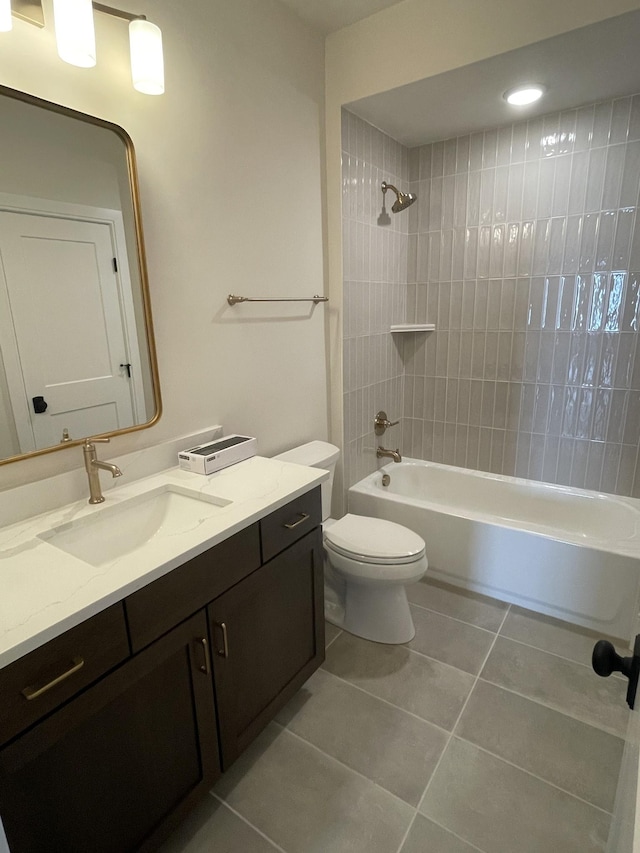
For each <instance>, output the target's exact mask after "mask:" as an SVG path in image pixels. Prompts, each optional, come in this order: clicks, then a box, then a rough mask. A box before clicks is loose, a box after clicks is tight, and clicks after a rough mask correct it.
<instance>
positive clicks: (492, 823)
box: [420, 738, 609, 853]
mask: <svg viewBox="0 0 640 853" xmlns="http://www.w3.org/2000/svg"><path fill="white" fill-rule="evenodd" d="M420 811H421V812H422V813H423V814H424V815H425V816H427V817H431V818H432V819H433V820H435V821H436V822H437V823H438V824H440V825H441V826H444V827H446V828H447V829H450V830H451V831H452V832H454V833H455V834H456V835H458V836H460V837H461V838H464V839H467V840H469V841H471V842H472V843H473V844H474V845H475V846H476V847H479V848H480V849H481V850H485V851H487V853H515V851H517V853H595V851H602V850H603V849H604V843H605V841H606V837H607V832H608V824H609V816H608V815H607V814H605V813H604V812H602V811H600V810H599V809H596V808H594V807H593V806H590V805H588V804H587V803H583V802H582V801H581V800H578V799H577V798H575V797H572V796H571V795H570V794H566V793H564V792H563V791H559V790H558V789H557V788H554V787H553V786H552V785H549V784H547V783H546V782H542V781H540V780H539V779H536V778H535V777H534V776H531V775H530V774H528V773H525V772H524V771H523V770H520V769H519V768H517V767H513V766H512V765H510V764H507V763H506V762H504V761H502V760H501V759H500V758H496V757H495V756H493V755H489V754H488V753H486V752H483V751H482V750H480V749H478V748H477V747H475V746H474V745H473V744H470V743H467V742H466V741H461V740H458V739H457V738H453V739H452V740H451V741H450V743H449V746H448V747H447V750H446V752H445V754H444V756H443V759H442V761H441V763H440V765H439V766H438V769H437V771H436V773H435V776H434V779H433V781H432V783H431V785H430V786H429V789H428V791H427V793H426V796H425V798H424V801H423V803H422V805H421V807H420Z"/></svg>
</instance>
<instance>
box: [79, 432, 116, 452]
mask: <svg viewBox="0 0 640 853" xmlns="http://www.w3.org/2000/svg"><path fill="white" fill-rule="evenodd" d="M110 441H111V439H110V438H98V437H94V436H91V435H88V436H87V437H86V438H83V439H82V447H83V448H84V449H86V450H91V449H92V448H93V446H94V444H97V443H98V442H99V443H100V444H108V443H109V442H110Z"/></svg>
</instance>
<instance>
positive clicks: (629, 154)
mask: <svg viewBox="0 0 640 853" xmlns="http://www.w3.org/2000/svg"><path fill="white" fill-rule="evenodd" d="M342 139H343V245H344V258H343V266H344V276H345V282H344V413H345V414H344V445H345V465H346V469H345V482H346V485H350V484H351V483H353V482H354V481H356V480H357V479H360V478H361V477H363V476H365V474H368V473H370V472H371V471H372V470H375V468H376V466H377V464H378V462H377V460H376V458H375V446H376V440H375V436H374V435H373V429H372V425H373V424H372V421H373V416H374V414H375V412H376V411H378V410H379V409H380V408H384V409H385V410H386V411H387V412H388V413H389V414H390V415H391V416H392V417H393V418H397V417H400V416H402V421H403V423H402V425H401V426H398V427H395V428H393V430H391V431H390V433H389V434H388V436H385V441H386V440H387V438H388V441H389V442H390V443H391V444H393V442H394V441H395V442H396V444H402V450H403V452H404V453H405V454H406V455H410V456H411V455H415V456H423V457H424V458H431V459H434V460H436V461H443V462H446V463H447V464H455V465H462V466H468V467H473V468H479V469H481V470H487V471H494V472H496V473H504V474H511V475H513V474H515V475H517V476H524V477H529V478H533V479H543V480H545V481H550V482H557V483H566V484H570V485H573V486H580V487H586V488H593V489H604V490H606V491H610V492H613V493H618V494H632V495H635V496H638V497H640V471H639V470H638V465H637V460H638V447H639V444H640V363H639V364H638V365H636V351H637V334H638V326H639V323H640V227H639V223H638V221H637V219H638V217H637V206H638V198H639V194H640V96H634V97H632V98H620V99H617V100H615V101H610V102H605V103H602V104H596V105H592V106H587V107H582V108H580V109H578V110H570V111H566V112H564V113H560V114H554V115H550V116H545V117H543V118H541V119H536V120H533V121H530V122H519V123H517V124H514V125H511V126H507V127H503V128H498V129H495V130H491V131H488V132H485V133H474V134H471V135H470V136H465V137H459V138H457V139H450V140H443V141H442V142H436V143H433V144H430V145H426V146H422V147H420V148H417V149H412V150H411V151H408V150H407V149H404V148H403V146H401V145H399V143H397V142H396V141H395V140H392V139H391V138H389V137H387V136H385V135H384V134H382V133H381V132H380V131H378V130H377V129H375V128H373V127H371V126H369V125H367V124H366V123H365V122H362V121H361V120H360V119H357V118H356V117H354V116H351V115H350V114H349V113H347V112H345V113H344V114H343V136H342ZM382 180H387V181H390V182H391V183H394V184H396V185H399V186H400V187H401V188H402V189H403V190H405V191H406V190H407V189H408V190H410V191H412V192H415V193H417V195H418V202H417V203H416V204H415V205H413V206H412V207H411V208H409V211H408V213H405V214H403V215H402V216H398V217H396V216H394V215H392V214H390V213H387V215H386V219H385V217H384V213H385V211H383V210H382V194H381V191H380V183H381V182H382ZM390 205H391V199H389V207H388V210H390ZM414 321H415V322H435V323H436V327H437V328H436V331H435V332H433V333H429V334H426V335H417V336H400V335H394V336H392V335H390V334H389V332H388V329H389V325H390V324H391V323H393V322H414ZM639 362H640V359H639ZM394 446H395V445H394Z"/></svg>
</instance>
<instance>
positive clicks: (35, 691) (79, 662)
mask: <svg viewBox="0 0 640 853" xmlns="http://www.w3.org/2000/svg"><path fill="white" fill-rule="evenodd" d="M71 664H72V666H71V667H70V669H68V670H67V671H66V672H63V673H62V675H59V676H58V677H57V678H54V679H53V680H52V681H49V682H48V683H47V684H43V685H42V687H25V688H24V690H21V691H20V692H21V693H22V695H23V696H24V698H25V699H29V700H31V699H37V698H38V696H42V694H43V693H46V692H47V691H48V690H51V688H52V687H55V686H56V685H57V684H60V682H62V681H65V680H66V679H67V678H69V677H70V676H71V675H73V674H74V673H75V672H78V670H79V669H82V667H83V666H84V659H83V658H81V657H75V658H72V659H71Z"/></svg>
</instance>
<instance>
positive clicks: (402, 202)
mask: <svg viewBox="0 0 640 853" xmlns="http://www.w3.org/2000/svg"><path fill="white" fill-rule="evenodd" d="M387 190H393V191H394V193H395V194H396V200H395V201H394V202H393V204H392V205H391V212H392V213H400V211H401V210H405V209H406V208H407V207H409V206H410V205H412V204H413V202H414V201H415V200H416V199H417V198H418V196H417V195H416V194H415V193H401V192H400V190H399V189H397V187H394V186H393V184H388V183H387V182H386V181H383V182H382V192H383V193H386V191H387Z"/></svg>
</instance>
